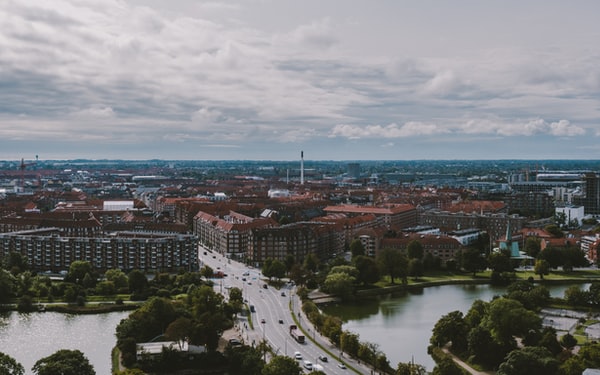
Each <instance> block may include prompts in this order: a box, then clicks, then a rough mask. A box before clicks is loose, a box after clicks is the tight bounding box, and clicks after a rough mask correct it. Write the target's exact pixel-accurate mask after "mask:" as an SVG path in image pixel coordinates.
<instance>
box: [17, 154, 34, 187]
mask: <svg viewBox="0 0 600 375" xmlns="http://www.w3.org/2000/svg"><path fill="white" fill-rule="evenodd" d="M37 160H38V156H37V155H36V156H35V161H34V162H31V163H25V159H23V158H21V164H20V165H19V169H20V170H21V188H24V187H25V169H26V168H27V167H29V166H30V165H36V164H37Z"/></svg>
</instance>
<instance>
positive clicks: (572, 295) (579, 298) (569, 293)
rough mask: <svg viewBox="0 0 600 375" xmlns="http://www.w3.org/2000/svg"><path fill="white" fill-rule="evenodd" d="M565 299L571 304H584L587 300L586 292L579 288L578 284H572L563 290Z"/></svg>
mask: <svg viewBox="0 0 600 375" xmlns="http://www.w3.org/2000/svg"><path fill="white" fill-rule="evenodd" d="M565 301H567V303H568V304H569V305H571V306H585V305H586V304H587V301H588V293H587V292H585V291H583V290H581V288H580V287H579V286H578V285H573V286H570V287H568V288H567V289H566V290H565Z"/></svg>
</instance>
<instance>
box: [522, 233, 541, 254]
mask: <svg viewBox="0 0 600 375" xmlns="http://www.w3.org/2000/svg"><path fill="white" fill-rule="evenodd" d="M540 250H541V240H540V239H539V238H536V237H527V240H525V253H526V254H527V255H529V256H530V257H534V258H536V257H537V255H538V254H539V252H540Z"/></svg>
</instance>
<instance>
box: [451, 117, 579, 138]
mask: <svg viewBox="0 0 600 375" xmlns="http://www.w3.org/2000/svg"><path fill="white" fill-rule="evenodd" d="M457 130H458V131H459V132H462V133H465V134H497V135H501V136H509V137H513V136H534V135H553V136H557V137H573V136H579V135H584V134H585V133H586V131H585V129H584V128H582V127H580V126H577V125H573V124H571V123H570V122H569V121H568V120H560V121H558V122H551V123H548V122H546V121H545V120H544V119H541V118H537V119H532V120H529V121H517V122H509V121H507V120H498V119H496V120H490V119H472V120H468V121H467V122H466V123H464V124H463V125H460V126H459V127H458V128H457Z"/></svg>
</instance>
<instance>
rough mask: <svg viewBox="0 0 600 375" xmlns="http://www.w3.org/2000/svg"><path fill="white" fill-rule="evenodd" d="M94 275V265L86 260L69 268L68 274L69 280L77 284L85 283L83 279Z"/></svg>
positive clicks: (76, 262) (73, 263)
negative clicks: (88, 275)
mask: <svg viewBox="0 0 600 375" xmlns="http://www.w3.org/2000/svg"><path fill="white" fill-rule="evenodd" d="M91 273H92V264H91V263H90V262H88V261H85V260H76V261H74V262H72V263H71V265H70V266H69V273H68V274H67V280H69V281H72V282H74V283H77V284H81V283H82V282H83V278H84V277H85V275H86V274H91Z"/></svg>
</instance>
